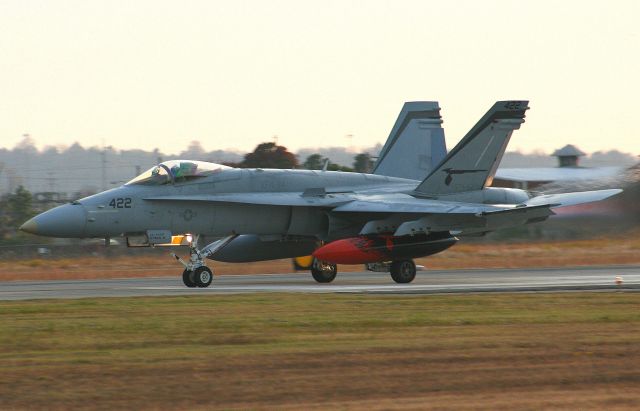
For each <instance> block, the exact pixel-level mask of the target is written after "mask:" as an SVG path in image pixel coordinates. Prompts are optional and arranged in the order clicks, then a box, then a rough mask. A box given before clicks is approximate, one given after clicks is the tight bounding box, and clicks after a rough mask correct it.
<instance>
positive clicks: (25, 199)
mask: <svg viewBox="0 0 640 411" xmlns="http://www.w3.org/2000/svg"><path fill="white" fill-rule="evenodd" d="M31 203H32V197H31V193H30V192H29V191H27V189H25V188H24V187H23V186H20V187H18V188H17V189H16V191H15V193H12V194H9V196H8V197H7V199H6V209H7V217H8V223H9V226H10V227H12V228H17V227H19V226H20V225H22V223H24V222H25V221H27V220H28V219H30V218H31V217H33V216H34V214H35V213H34V211H33V208H32V204H31Z"/></svg>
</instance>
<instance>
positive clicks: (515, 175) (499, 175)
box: [495, 167, 626, 182]
mask: <svg viewBox="0 0 640 411" xmlns="http://www.w3.org/2000/svg"><path fill="white" fill-rule="evenodd" d="M625 169H626V168H625V167H594V168H581V167H576V168H574V167H536V168H499V169H498V171H497V172H496V176H495V178H496V179H499V180H507V181H519V182H524V181H529V182H550V181H575V180H595V179H600V178H607V177H614V176H616V175H620V174H622V173H623V172H624V170H625Z"/></svg>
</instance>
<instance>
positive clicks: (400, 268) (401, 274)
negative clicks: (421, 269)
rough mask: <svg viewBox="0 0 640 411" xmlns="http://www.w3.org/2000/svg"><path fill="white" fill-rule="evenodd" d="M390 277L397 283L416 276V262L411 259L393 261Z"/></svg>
mask: <svg viewBox="0 0 640 411" xmlns="http://www.w3.org/2000/svg"><path fill="white" fill-rule="evenodd" d="M390 272H391V278H393V281H395V282H396V283H399V284H406V283H410V282H411V281H413V279H414V278H416V263H414V262H413V260H399V261H393V262H392V263H391V267H390Z"/></svg>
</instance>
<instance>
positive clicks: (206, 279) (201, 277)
mask: <svg viewBox="0 0 640 411" xmlns="http://www.w3.org/2000/svg"><path fill="white" fill-rule="evenodd" d="M193 277H194V282H195V283H196V286H197V287H200V288H207V287H209V285H210V284H211V281H213V273H212V272H211V270H210V269H209V267H205V266H202V267H198V268H196V269H195V272H194V276H193Z"/></svg>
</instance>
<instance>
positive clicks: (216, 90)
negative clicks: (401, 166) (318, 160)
mask: <svg viewBox="0 0 640 411" xmlns="http://www.w3.org/2000/svg"><path fill="white" fill-rule="evenodd" d="M639 18H640V2H639V1H635V0H630V1H607V2H605V1H529V2H523V1H491V0H484V1H425V0H420V1H398V0H395V1H373V0H369V1H346V0H339V1H326V0H324V1H301V0H294V1H237V0H233V1H231V0H229V1H206V0H204V1H193V0H192V1H184V0H182V1H159V0H153V1H146V0H136V1H131V0H124V1H117V0H109V1H107V0H105V1H92V0H81V1H70V0H64V1H62V0H60V1H53V0H50V1H31V0H13V1H10V0H0V147H13V146H15V144H16V143H17V142H19V141H20V140H21V139H22V134H24V133H29V134H31V135H32V137H33V138H34V139H35V140H36V142H37V144H38V146H40V147H43V146H45V145H70V144H71V143H73V142H74V141H80V142H81V143H82V144H83V145H86V146H91V145H101V144H102V141H104V142H105V143H106V144H107V145H113V146H115V147H118V148H145V149H151V148H154V147H158V148H160V149H161V150H163V151H165V152H178V151H181V150H183V149H184V148H186V146H187V145H188V143H189V141H191V140H194V139H197V140H200V141H201V142H202V145H203V146H204V148H205V149H207V150H213V149H218V148H238V149H241V150H249V149H252V148H253V147H254V146H255V145H256V144H257V143H259V142H261V141H266V140H269V139H271V137H272V136H273V135H278V136H279V140H278V141H279V143H281V144H284V145H286V146H287V147H289V148H290V149H293V150H297V149H298V148H301V147H313V146H331V145H346V146H349V145H355V146H371V145H373V144H375V143H376V142H384V140H385V139H386V137H387V135H388V133H389V131H390V129H391V126H392V125H393V122H394V121H395V118H396V116H397V114H398V112H399V111H400V108H401V106H402V104H403V102H404V101H410V100H438V101H440V105H441V107H442V114H443V117H444V120H445V123H444V126H445V128H446V136H447V140H448V145H449V147H452V146H453V145H454V144H455V143H456V142H457V141H458V140H459V139H460V138H461V137H462V136H463V135H464V133H465V132H466V131H467V130H468V129H469V128H470V127H471V126H472V125H473V124H474V123H475V122H476V121H477V120H478V119H479V118H480V117H481V115H482V114H484V112H485V111H486V110H487V109H488V108H489V107H490V106H491V104H492V103H493V102H494V101H496V100H500V99H529V100H530V107H531V110H529V112H528V115H527V122H526V123H525V124H524V125H523V127H522V129H521V130H519V131H516V134H515V136H514V138H513V139H512V143H511V145H510V150H515V149H519V150H523V151H532V150H536V149H542V150H545V151H551V150H552V149H555V148H558V147H559V146H562V145H564V144H566V143H574V144H576V145H578V146H579V147H580V148H582V149H583V150H585V151H595V150H605V149H614V148H615V149H619V150H621V151H627V152H633V153H636V154H640V121H639V120H638V117H640V116H639V113H640V104H639V103H638V101H639V99H638V95H639V94H640V77H639V76H640V23H639V22H638V20H639ZM349 134H351V135H353V138H352V139H348V138H346V137H345V136H346V135H349Z"/></svg>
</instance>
